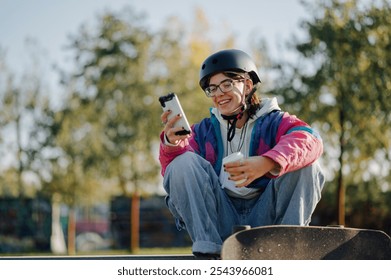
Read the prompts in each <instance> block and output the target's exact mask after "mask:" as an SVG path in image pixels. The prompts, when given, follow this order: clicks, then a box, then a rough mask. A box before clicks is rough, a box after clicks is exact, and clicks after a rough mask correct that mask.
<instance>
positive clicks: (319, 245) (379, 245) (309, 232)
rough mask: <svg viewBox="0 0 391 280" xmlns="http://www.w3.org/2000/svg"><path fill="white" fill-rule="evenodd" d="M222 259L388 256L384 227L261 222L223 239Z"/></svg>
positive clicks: (389, 244)
mask: <svg viewBox="0 0 391 280" xmlns="http://www.w3.org/2000/svg"><path fill="white" fill-rule="evenodd" d="M221 257H222V259H223V260H321V259H329V260H379V259H385V260H390V259H391V239H390V236H388V235H387V234H386V233H384V232H383V231H379V230H370V229H357V228H344V227H320V226H262V227H256V228H252V229H248V230H242V231H239V232H237V233H234V234H233V235H231V236H230V237H228V238H227V239H226V240H225V242H224V243H223V247H222V252H221Z"/></svg>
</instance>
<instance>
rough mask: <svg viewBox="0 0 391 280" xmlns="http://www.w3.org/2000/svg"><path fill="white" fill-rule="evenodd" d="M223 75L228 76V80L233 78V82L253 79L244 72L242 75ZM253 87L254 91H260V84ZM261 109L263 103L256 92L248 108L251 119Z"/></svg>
mask: <svg viewBox="0 0 391 280" xmlns="http://www.w3.org/2000/svg"><path fill="white" fill-rule="evenodd" d="M222 74H223V75H224V76H227V77H228V78H231V79H232V80H243V79H251V77H250V75H249V74H248V73H246V72H242V73H238V72H223V73H222ZM253 87H254V90H255V91H256V90H257V89H258V84H254V85H253ZM260 107H261V101H260V99H259V97H258V95H257V94H256V92H254V94H253V95H252V97H251V101H250V105H249V107H248V108H247V110H248V115H249V117H250V118H251V117H252V116H254V115H255V114H256V113H257V111H258V109H259V108H260Z"/></svg>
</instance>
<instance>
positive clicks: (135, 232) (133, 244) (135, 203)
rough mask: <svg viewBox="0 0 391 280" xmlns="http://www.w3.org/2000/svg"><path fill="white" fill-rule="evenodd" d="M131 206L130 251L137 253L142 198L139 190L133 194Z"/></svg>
mask: <svg viewBox="0 0 391 280" xmlns="http://www.w3.org/2000/svg"><path fill="white" fill-rule="evenodd" d="M130 205H131V209H130V251H131V252H136V251H137V250H138V249H139V248H140V196H139V193H138V188H136V191H135V192H134V193H133V194H132V201H131V204H130Z"/></svg>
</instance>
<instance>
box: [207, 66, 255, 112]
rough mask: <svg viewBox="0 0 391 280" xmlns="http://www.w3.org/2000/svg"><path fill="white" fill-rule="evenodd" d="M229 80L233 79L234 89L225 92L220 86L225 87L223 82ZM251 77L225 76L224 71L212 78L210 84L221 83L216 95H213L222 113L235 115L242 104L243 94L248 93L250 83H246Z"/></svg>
mask: <svg viewBox="0 0 391 280" xmlns="http://www.w3.org/2000/svg"><path fill="white" fill-rule="evenodd" d="M226 80H229V81H233V83H232V85H233V87H232V90H230V91H228V92H225V93H223V92H222V91H221V90H220V88H224V83H223V84H221V83H222V82H224V81H226ZM248 80H249V79H241V80H233V79H232V78H229V77H227V76H225V75H224V74H223V73H218V74H216V75H214V76H212V77H211V78H210V81H209V86H211V85H215V86H218V85H220V88H217V91H216V93H215V96H214V97H212V101H213V104H214V106H215V107H216V108H217V109H218V110H219V111H220V113H221V114H222V115H227V116H229V115H234V114H235V113H237V111H238V110H239V109H240V108H241V106H242V94H243V92H245V94H246V95H247V94H248V92H249V91H248V88H249V85H248V84H247V86H246V87H245V83H246V82H247V81H248Z"/></svg>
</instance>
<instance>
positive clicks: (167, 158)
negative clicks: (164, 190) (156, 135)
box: [159, 132, 194, 176]
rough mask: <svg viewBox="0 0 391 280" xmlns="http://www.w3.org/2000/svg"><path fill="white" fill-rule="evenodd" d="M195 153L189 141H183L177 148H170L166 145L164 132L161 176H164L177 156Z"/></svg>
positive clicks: (160, 159)
mask: <svg viewBox="0 0 391 280" xmlns="http://www.w3.org/2000/svg"><path fill="white" fill-rule="evenodd" d="M187 151H194V150H193V148H192V147H191V146H190V145H189V141H188V140H187V139H185V140H184V141H181V142H180V143H179V144H178V145H177V146H168V145H165V144H164V132H162V133H161V134H160V150H159V161H160V165H161V167H162V169H161V174H162V176H164V173H165V172H166V168H167V166H168V165H169V164H170V162H171V161H172V160H173V159H174V158H175V157H177V156H179V155H181V154H183V153H185V152H187Z"/></svg>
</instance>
